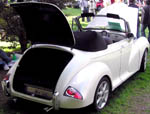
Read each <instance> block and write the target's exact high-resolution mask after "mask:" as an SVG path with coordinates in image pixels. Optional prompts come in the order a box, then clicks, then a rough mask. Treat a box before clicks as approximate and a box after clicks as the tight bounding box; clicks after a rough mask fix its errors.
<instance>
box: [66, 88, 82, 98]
mask: <svg viewBox="0 0 150 114" xmlns="http://www.w3.org/2000/svg"><path fill="white" fill-rule="evenodd" d="M64 96H68V97H72V98H75V99H79V100H83V97H82V95H81V94H80V92H79V91H78V90H76V89H75V88H73V87H71V86H69V87H68V88H67V89H66V91H65V93H64Z"/></svg>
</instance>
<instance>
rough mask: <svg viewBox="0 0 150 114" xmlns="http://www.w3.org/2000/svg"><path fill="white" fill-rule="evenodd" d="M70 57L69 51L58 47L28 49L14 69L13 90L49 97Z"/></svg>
mask: <svg viewBox="0 0 150 114" xmlns="http://www.w3.org/2000/svg"><path fill="white" fill-rule="evenodd" d="M72 57H73V55H72V54H71V53H69V52H66V51H62V50H58V49H51V48H33V49H30V50H29V51H28V52H27V53H26V54H25V55H24V56H23V58H22V60H21V61H20V63H19V65H18V68H17V70H16V73H15V76H14V80H13V88H14V90H15V91H18V92H21V93H25V94H28V95H32V96H36V97H40V98H45V99H51V97H52V94H53V92H54V90H55V86H56V84H57V81H58V79H59V77H60V75H61V73H62V71H63V70H64V68H65V67H66V65H67V64H68V63H69V61H70V60H71V59H72Z"/></svg>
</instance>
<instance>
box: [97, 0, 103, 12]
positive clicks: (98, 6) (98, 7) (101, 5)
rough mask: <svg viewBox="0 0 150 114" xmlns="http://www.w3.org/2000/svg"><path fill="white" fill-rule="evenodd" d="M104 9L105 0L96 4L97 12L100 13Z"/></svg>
mask: <svg viewBox="0 0 150 114" xmlns="http://www.w3.org/2000/svg"><path fill="white" fill-rule="evenodd" d="M103 7H104V5H103V0H99V1H98V2H96V9H97V11H100V10H101V9H102V8H103Z"/></svg>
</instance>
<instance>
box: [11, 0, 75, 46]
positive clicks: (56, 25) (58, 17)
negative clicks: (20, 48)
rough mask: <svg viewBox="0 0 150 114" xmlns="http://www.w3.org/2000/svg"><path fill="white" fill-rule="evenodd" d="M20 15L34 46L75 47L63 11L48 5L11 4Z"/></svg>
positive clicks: (34, 3) (36, 3) (30, 3)
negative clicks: (46, 44) (44, 44)
mask: <svg viewBox="0 0 150 114" xmlns="http://www.w3.org/2000/svg"><path fill="white" fill-rule="evenodd" d="M11 6H12V7H13V8H14V9H15V11H16V12H17V13H18V14H19V15H20V17H21V19H22V22H23V25H24V28H25V31H26V36H27V40H30V41H31V42H32V44H35V43H48V44H55V45H62V46H67V47H73V46H74V44H75V39H74V36H73V33H72V30H71V28H70V26H69V24H68V21H67V19H66V17H65V16H64V14H63V13H62V12H61V10H60V9H59V8H58V7H57V6H55V5H53V4H48V3H39V2H24V3H15V4H11Z"/></svg>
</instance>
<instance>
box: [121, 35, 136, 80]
mask: <svg viewBox="0 0 150 114" xmlns="http://www.w3.org/2000/svg"><path fill="white" fill-rule="evenodd" d="M132 44H133V39H129V38H126V39H124V40H122V41H121V43H120V45H121V67H120V77H121V80H122V81H124V80H126V79H127V78H128V77H129V76H130V73H129V69H128V68H129V60H130V55H131V49H132Z"/></svg>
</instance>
